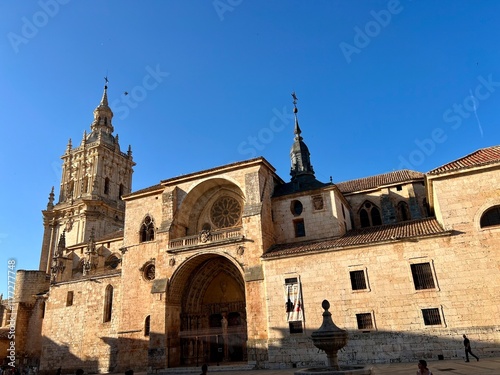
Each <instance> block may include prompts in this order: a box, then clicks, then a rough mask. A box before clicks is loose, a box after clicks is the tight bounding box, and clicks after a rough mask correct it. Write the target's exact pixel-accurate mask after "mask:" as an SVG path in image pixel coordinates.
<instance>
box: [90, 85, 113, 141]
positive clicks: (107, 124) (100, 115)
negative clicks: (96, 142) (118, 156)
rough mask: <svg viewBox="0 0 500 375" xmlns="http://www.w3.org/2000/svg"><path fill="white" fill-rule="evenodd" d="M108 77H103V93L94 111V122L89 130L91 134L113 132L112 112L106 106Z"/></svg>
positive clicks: (107, 105)
mask: <svg viewBox="0 0 500 375" xmlns="http://www.w3.org/2000/svg"><path fill="white" fill-rule="evenodd" d="M108 82H109V80H108V77H104V91H103V93H102V98H101V102H100V103H99V105H98V106H97V108H96V109H94V121H93V122H92V125H91V126H90V128H91V129H92V132H93V133H94V132H101V131H104V132H105V133H107V134H112V133H113V131H114V128H113V125H112V124H111V119H112V118H113V111H112V110H111V108H109V104H108Z"/></svg>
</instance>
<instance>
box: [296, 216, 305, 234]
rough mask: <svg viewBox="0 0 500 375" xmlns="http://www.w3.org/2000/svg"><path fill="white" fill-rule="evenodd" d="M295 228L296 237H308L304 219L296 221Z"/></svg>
mask: <svg viewBox="0 0 500 375" xmlns="http://www.w3.org/2000/svg"><path fill="white" fill-rule="evenodd" d="M293 228H294V230H295V237H305V236H306V226H305V225H304V219H299V220H294V221H293Z"/></svg>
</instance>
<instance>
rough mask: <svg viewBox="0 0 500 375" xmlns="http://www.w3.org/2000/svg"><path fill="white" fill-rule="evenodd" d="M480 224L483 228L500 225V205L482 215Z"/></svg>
mask: <svg viewBox="0 0 500 375" xmlns="http://www.w3.org/2000/svg"><path fill="white" fill-rule="evenodd" d="M480 225H481V228H485V227H492V226H494V225H500V206H495V207H492V208H490V209H488V210H487V211H486V212H485V213H484V214H483V216H481V221H480Z"/></svg>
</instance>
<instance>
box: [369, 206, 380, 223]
mask: <svg viewBox="0 0 500 375" xmlns="http://www.w3.org/2000/svg"><path fill="white" fill-rule="evenodd" d="M371 216H372V225H373V226H376V225H382V217H381V216H380V211H379V209H378V208H377V207H373V208H372V210H371Z"/></svg>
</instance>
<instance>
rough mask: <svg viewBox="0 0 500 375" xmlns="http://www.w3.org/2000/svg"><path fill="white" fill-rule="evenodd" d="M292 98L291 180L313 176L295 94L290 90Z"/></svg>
mask: <svg viewBox="0 0 500 375" xmlns="http://www.w3.org/2000/svg"><path fill="white" fill-rule="evenodd" d="M292 98H293V113H294V116H295V127H294V130H293V133H294V134H295V138H294V140H293V145H292V149H291V150H290V159H291V162H292V168H291V170H290V175H291V176H292V181H294V180H295V179H296V178H298V177H300V176H311V177H313V178H314V170H313V167H312V165H311V160H310V154H309V149H308V148H307V146H306V144H305V143H304V141H303V139H302V136H301V133H302V131H301V130H300V126H299V119H298V116H297V113H298V112H299V110H298V108H297V101H298V99H297V95H296V94H295V91H294V92H292Z"/></svg>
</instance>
